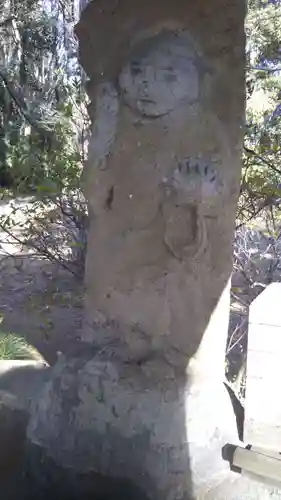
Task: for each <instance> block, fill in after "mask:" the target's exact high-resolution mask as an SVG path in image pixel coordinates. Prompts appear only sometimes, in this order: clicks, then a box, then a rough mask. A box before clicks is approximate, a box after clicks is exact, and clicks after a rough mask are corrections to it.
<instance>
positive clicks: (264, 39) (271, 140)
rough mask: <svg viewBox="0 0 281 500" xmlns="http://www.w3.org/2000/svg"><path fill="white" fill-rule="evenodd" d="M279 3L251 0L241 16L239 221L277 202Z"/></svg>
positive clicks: (280, 164)
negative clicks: (243, 103)
mask: <svg viewBox="0 0 281 500" xmlns="http://www.w3.org/2000/svg"><path fill="white" fill-rule="evenodd" d="M280 10H281V2H280V0H275V1H268V0H263V1H261V0H250V1H249V4H248V15H247V19H246V34H247V46H246V49H247V50H246V59H247V74H246V92H247V113H246V127H245V148H244V158H243V160H244V166H243V175H242V183H241V196H240V199H239V205H238V214H237V222H238V225H241V224H243V223H245V222H246V223H247V222H248V223H249V222H253V221H255V220H256V219H257V218H259V217H260V218H262V217H264V214H265V212H270V213H271V215H272V217H273V218H275V217H276V214H277V213H278V212H279V210H280V209H279V206H280V201H281V148H280V145H281V144H280V137H281V78H280V72H281V42H280V40H281V16H280Z"/></svg>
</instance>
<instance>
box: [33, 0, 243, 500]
mask: <svg viewBox="0 0 281 500" xmlns="http://www.w3.org/2000/svg"><path fill="white" fill-rule="evenodd" d="M243 24H244V6H243V2H238V1H234V0H212V1H211V0H210V1H208V2H207V1H206V0H197V1H196V2H194V1H191V0H189V1H188V0H171V1H168V0H164V1H163V0H161V1H160V0H135V1H132V0H119V1H116V0H103V1H102V0H95V1H94V2H93V3H91V4H89V5H88V6H87V8H86V9H85V11H84V13H83V15H82V18H81V21H80V23H79V25H78V27H77V34H78V37H79V40H80V56H81V62H82V64H83V67H84V69H85V70H86V72H87V74H88V76H89V79H90V80H89V85H88V92H89V95H90V97H91V105H90V107H89V112H90V114H91V117H92V119H93V130H92V141H91V144H90V150H89V161H88V162H87V165H86V166H85V171H84V185H85V194H86V196H87V199H88V202H89V211H90V220H91V224H90V232H89V241H88V251H87V263H86V285H87V299H86V322H85V328H84V335H83V340H84V342H87V343H88V345H89V353H90V350H91V349H90V345H92V346H94V349H95V355H93V354H89V356H88V360H87V359H86V358H85V357H80V359H71V360H67V361H63V360H60V363H59V364H58V365H57V367H56V369H55V371H54V373H53V376H52V379H51V381H50V382H49V383H48V385H47V386H46V390H45V394H44V396H43V397H42V398H41V400H40V401H39V404H38V407H37V409H36V410H35V411H34V414H33V416H32V418H31V422H30V425H29V430H28V436H29V439H30V441H31V442H33V443H37V444H39V445H40V446H43V447H45V449H46V450H47V453H48V454H50V455H51V456H52V457H53V458H55V460H56V462H57V463H60V464H62V465H63V466H74V467H75V469H76V470H80V471H82V472H85V471H89V470H93V471H95V472H96V473H98V474H101V475H103V476H104V477H111V478H114V477H115V478H126V479H129V480H130V481H132V482H133V484H135V485H136V486H137V488H139V489H140V490H141V491H143V494H144V498H145V497H148V498H150V499H153V500H158V499H159V500H164V499H165V500H174V499H177V500H187V499H189V498H198V499H199V498H200V499H201V498H204V499H216V500H220V499H224V498H233V499H234V498H236V496H235V492H234V491H232V493H233V495H232V496H231V495H230V492H229V490H228V489H227V488H229V485H230V483H231V481H232V480H233V481H234V480H235V477H234V476H231V474H230V476H229V473H228V471H227V465H226V464H225V463H223V462H222V459H221V447H222V446H223V445H224V444H225V442H227V441H228V440H230V441H233V440H235V439H236V425H235V417H234V414H233V411H232V406H231V402H230V399H229V396H228V393H227V391H226V389H225V387H224V385H223V378H224V355H225V343H226V335H227V323H228V306H229V302H228V282H229V276H230V273H231V260H232V237H233V229H234V219H235V209H236V201H237V195H238V190H239V179H240V168H241V163H240V156H241V143H242V125H243V114H244V113H243V112H244V75H243V72H244V29H243ZM239 498H240V497H239ZM245 498H246V496H245Z"/></svg>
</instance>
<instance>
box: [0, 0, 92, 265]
mask: <svg viewBox="0 0 281 500" xmlns="http://www.w3.org/2000/svg"><path fill="white" fill-rule="evenodd" d="M5 7H6V8H5V9H4V11H3V12H4V13H3V14H2V17H1V20H0V39H1V44H0V45H1V49H0V50H1V51H2V53H1V58H0V184H1V185H2V187H4V188H5V187H9V188H10V189H11V190H12V194H13V196H17V195H20V194H21V195H22V194H32V195H33V198H32V206H30V203H29V205H28V210H27V209H25V210H24V209H23V208H22V207H20V208H16V206H14V207H13V208H12V211H11V213H10V214H9V217H6V218H3V217H2V220H1V221H0V226H1V228H2V230H5V231H6V232H7V231H8V232H9V234H10V236H11V237H12V238H14V236H15V231H14V229H15V227H16V226H17V225H18V218H19V217H18V215H19V214H18V212H19V211H21V212H22V211H24V212H25V213H24V214H20V215H24V217H25V220H26V224H25V227H24V231H23V232H22V235H21V239H20V241H18V237H17V238H14V241H15V244H26V245H27V246H29V247H30V246H31V248H33V249H34V250H36V251H37V252H39V253H40V254H41V255H44V256H45V257H47V258H49V259H52V260H55V261H59V262H61V263H62V264H63V265H65V266H66V265H68V264H69V258H70V260H71V262H72V261H73V256H74V260H75V261H76V260H77V259H78V261H79V262H77V265H78V268H79V272H78V274H81V273H82V272H83V271H82V269H83V265H82V262H81V259H82V260H83V259H84V254H85V240H86V236H85V233H86V229H87V210H86V203H85V200H84V199H83V197H82V194H81V191H80V187H79V180H80V174H81V169H82V161H83V160H84V158H85V154H86V147H87V135H88V117H87V113H86V107H85V103H86V102H87V99H86V96H85V93H84V90H83V87H82V86H81V78H82V77H83V75H82V73H81V69H80V67H79V64H78V62H77V43H76V40H75V38H74V36H73V26H74V23H75V7H76V5H75V2H74V1H72V0H68V1H65V2H60V1H59V0H53V1H52V2H46V3H45V4H44V2H43V3H42V2H40V1H38V0H25V1H24V2H20V1H18V0H17V1H13V2H12V3H9V2H8V1H6V4H5ZM66 207H67V208H66ZM49 213H51V214H52V217H51V219H50V218H49V217H48V214H49ZM54 214H56V215H54ZM54 219H56V224H55V229H54ZM58 226H59V229H58ZM61 228H63V231H60V229H61ZM54 232H55V234H54ZM57 233H59V235H60V237H58V234H57ZM62 238H63V239H64V240H65V241H67V242H68V243H69V244H70V245H71V251H70V254H68V257H67V258H66V256H65V254H62V252H61V239H62ZM72 263H73V262H72ZM74 267H75V266H74ZM71 269H72V270H74V268H71Z"/></svg>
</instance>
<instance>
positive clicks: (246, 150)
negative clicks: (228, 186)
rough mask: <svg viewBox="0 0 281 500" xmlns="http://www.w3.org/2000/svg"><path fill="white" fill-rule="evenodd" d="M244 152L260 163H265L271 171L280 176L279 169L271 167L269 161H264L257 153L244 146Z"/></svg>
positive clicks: (280, 171)
mask: <svg viewBox="0 0 281 500" xmlns="http://www.w3.org/2000/svg"><path fill="white" fill-rule="evenodd" d="M244 151H245V152H246V153H248V154H250V155H252V156H255V157H256V158H258V159H259V160H260V161H262V162H263V163H265V164H266V165H267V166H268V167H269V168H271V170H273V171H274V172H276V173H277V174H279V175H281V170H279V168H276V167H275V166H274V165H272V163H271V162H270V161H268V160H266V159H265V158H264V157H263V156H261V155H259V154H258V153H256V152H255V151H254V150H253V149H250V148H248V147H247V146H244Z"/></svg>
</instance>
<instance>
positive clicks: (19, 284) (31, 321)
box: [0, 256, 83, 364]
mask: <svg viewBox="0 0 281 500" xmlns="http://www.w3.org/2000/svg"><path fill="white" fill-rule="evenodd" d="M0 266H1V267H0V272H1V280H0V315H1V316H3V321H2V324H1V330H2V331H4V332H14V333H16V334H19V335H21V336H24V337H25V338H26V339H27V341H28V342H29V343H30V344H31V345H33V346H34V347H36V348H37V349H38V350H39V352H40V353H41V354H42V355H43V357H44V358H45V359H46V361H48V362H49V363H51V364H53V363H54V362H55V361H56V359H57V353H58V351H60V352H63V353H65V354H67V353H68V352H70V349H73V341H75V339H76V338H77V337H78V336H79V329H80V327H81V318H82V306H83V286H82V284H81V283H79V282H78V280H77V279H76V278H75V277H74V276H73V275H71V274H70V273H69V272H67V271H64V270H63V269H61V268H58V266H57V265H56V264H52V263H49V262H47V261H44V260H41V259H36V258H30V257H28V256H27V257H22V256H14V257H8V258H7V257H5V258H2V261H1V264H0Z"/></svg>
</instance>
